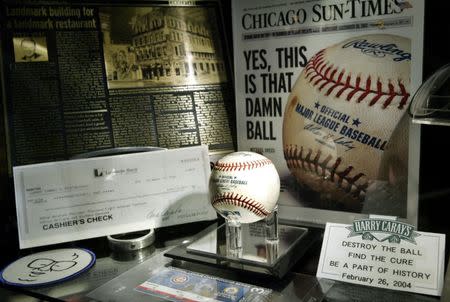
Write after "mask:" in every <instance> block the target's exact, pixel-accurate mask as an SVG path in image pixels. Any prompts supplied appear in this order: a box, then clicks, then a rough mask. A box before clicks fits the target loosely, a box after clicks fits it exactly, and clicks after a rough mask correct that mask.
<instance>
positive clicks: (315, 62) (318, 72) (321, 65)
mask: <svg viewBox="0 0 450 302" xmlns="http://www.w3.org/2000/svg"><path fill="white" fill-rule="evenodd" d="M324 56H325V49H323V50H321V51H320V52H318V53H317V54H316V55H315V56H314V57H313V58H312V59H311V60H310V61H309V62H308V64H307V65H306V67H305V70H306V76H305V77H306V79H307V80H309V82H310V83H312V84H313V86H316V87H317V88H318V89H319V91H322V89H324V88H325V86H327V85H329V84H332V86H331V87H329V88H328V89H327V91H326V92H325V95H326V96H328V95H330V94H331V93H332V92H333V91H335V90H337V93H336V97H340V96H341V94H343V93H344V92H345V91H349V93H348V94H347V98H346V99H347V101H350V100H351V99H352V97H353V96H354V95H355V94H356V93H358V92H361V95H360V96H359V97H358V98H357V99H356V101H357V102H358V103H360V102H362V101H363V100H365V99H368V100H369V106H373V105H374V104H376V103H377V102H378V101H379V99H380V98H381V97H383V96H387V99H386V100H385V101H384V103H383V109H385V108H386V107H387V106H389V105H390V104H391V103H392V101H393V100H394V98H395V97H397V96H398V97H401V100H400V104H399V105H398V109H403V107H404V106H405V105H406V103H407V101H408V98H409V93H408V92H407V91H406V88H405V86H404V85H403V83H402V82H401V81H400V80H398V81H397V82H396V84H397V87H395V85H394V84H395V82H394V83H392V82H389V84H388V85H387V87H383V83H382V82H381V81H380V79H377V80H376V83H372V82H374V79H372V78H371V77H370V76H369V77H368V78H367V79H366V81H365V82H364V81H361V77H360V76H357V77H356V81H355V84H354V85H352V84H351V79H352V74H351V73H349V74H346V70H345V69H342V70H341V71H340V72H339V74H337V73H338V67H334V65H333V64H331V63H330V62H325V58H324ZM372 86H376V87H372ZM385 86H386V85H385ZM396 90H400V91H396Z"/></svg>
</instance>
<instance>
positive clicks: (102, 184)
mask: <svg viewBox="0 0 450 302" xmlns="http://www.w3.org/2000/svg"><path fill="white" fill-rule="evenodd" d="M209 175H210V166H209V157H208V148H207V146H198V147H189V148H181V149H172V150H161V151H152V152H142V153H134V154H125V155H115V156H108V157H99V158H89V159H79V160H70V161H61V162H52V163H44V164H35V165H27V166H18V167H14V186H15V194H16V208H17V220H18V229H19V243H20V248H29V247H34V246H40V245H48V244H54V243H61V242H67V241H74V240H81V239H86V238H93V237H99V236H105V235H112V234H118V233H126V232H132V231H138V230H143V229H149V228H157V227H163V226H170V225H175V224H182V223H189V222H194V221H200V220H212V219H215V218H216V217H217V215H216V212H215V210H214V208H213V207H212V206H211V205H210V203H209V198H208V181H209Z"/></svg>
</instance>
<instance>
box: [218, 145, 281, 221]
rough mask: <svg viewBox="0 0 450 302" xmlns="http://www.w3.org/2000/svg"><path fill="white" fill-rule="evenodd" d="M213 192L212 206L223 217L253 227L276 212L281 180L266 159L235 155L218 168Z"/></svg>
mask: <svg viewBox="0 0 450 302" xmlns="http://www.w3.org/2000/svg"><path fill="white" fill-rule="evenodd" d="M209 189H210V194H211V195H210V197H211V204H212V205H213V207H214V208H215V209H216V211H217V212H218V213H219V214H220V215H222V216H223V217H225V218H226V219H230V220H235V221H238V222H241V223H252V222H256V221H258V220H261V219H263V218H265V217H266V216H267V215H269V214H270V213H271V212H272V211H273V209H274V207H275V205H276V203H277V201H278V196H279V194H280V177H279V176H278V172H277V170H276V168H275V166H274V164H273V163H272V161H271V160H270V159H268V158H266V157H265V156H262V155H260V154H258V153H254V152H245V151H241V152H234V153H231V154H228V155H226V156H224V157H222V158H221V159H220V160H218V161H217V163H216V164H215V165H214V168H213V170H212V172H211V178H210V185H209Z"/></svg>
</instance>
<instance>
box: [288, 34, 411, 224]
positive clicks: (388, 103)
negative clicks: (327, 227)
mask: <svg viewBox="0 0 450 302" xmlns="http://www.w3.org/2000/svg"><path fill="white" fill-rule="evenodd" d="M410 49H411V47H410V40H409V39H406V38H403V37H400V36H396V35H388V34H370V35H362V36H356V37H352V38H349V39H346V40H344V41H342V42H340V43H337V44H333V45H330V46H328V47H326V48H324V49H322V50H320V51H319V52H318V53H316V54H315V55H314V56H313V57H312V58H311V59H310V60H309V62H308V64H307V65H306V67H305V68H304V69H303V71H302V72H301V74H300V76H299V77H298V79H297V80H296V82H295V84H294V86H293V88H292V90H291V94H290V95H289V97H288V102H287V105H286V108H285V114H284V120H283V151H284V157H285V160H286V164H287V166H288V168H289V170H290V172H291V175H290V176H288V177H287V179H286V182H287V183H288V184H289V187H290V188H289V189H290V192H291V194H298V195H299V196H298V197H300V196H302V195H307V196H309V197H310V198H308V199H304V198H303V199H304V200H310V201H311V204H310V205H311V206H314V207H319V208H326V209H333V210H344V211H356V212H361V211H369V209H370V211H375V212H377V213H381V212H382V213H384V214H387V213H389V214H390V215H392V214H395V215H397V216H400V217H404V216H405V214H406V195H405V193H406V191H405V190H406V184H407V182H406V180H407V174H406V173H407V170H406V166H407V159H408V158H407V157H408V153H407V149H406V148H407V137H406V134H407V128H406V127H407V125H405V124H406V123H401V120H402V118H403V117H404V115H405V113H406V108H407V106H408V102H409V100H410V88H409V87H410V61H411V51H410ZM394 133H395V135H393V134H394ZM375 196H376V197H377V198H374V197H375ZM298 199H300V198H298ZM304 202H305V203H306V201H304Z"/></svg>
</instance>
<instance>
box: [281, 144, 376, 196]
mask: <svg viewBox="0 0 450 302" xmlns="http://www.w3.org/2000/svg"><path fill="white" fill-rule="evenodd" d="M321 156H322V153H321V151H320V150H319V151H318V152H317V153H316V155H315V156H314V158H312V157H313V152H312V150H311V149H309V150H308V151H307V152H305V150H304V149H303V146H301V147H300V150H298V147H297V146H288V147H286V148H285V149H284V158H285V159H286V163H287V166H288V168H289V169H292V168H295V169H297V168H300V169H303V170H305V171H309V172H312V173H314V174H316V175H317V176H320V177H323V178H324V179H327V180H328V181H331V182H334V183H335V184H336V185H337V187H338V188H340V189H342V190H344V191H345V192H346V193H349V194H351V195H352V196H354V197H357V198H359V199H363V198H364V196H365V194H366V190H367V187H368V186H369V184H368V182H367V181H366V182H364V183H362V184H359V185H358V184H356V182H357V181H358V180H359V179H360V178H361V177H363V176H364V174H363V173H357V174H356V175H355V176H349V174H350V172H351V171H352V170H353V166H348V167H346V168H344V169H339V167H340V166H341V163H342V159H341V158H340V157H338V158H337V159H336V160H335V161H334V163H332V162H330V161H331V159H332V158H333V157H332V156H331V155H328V156H326V157H325V159H323V157H322V159H323V160H322V161H321ZM319 167H320V168H321V170H322V171H321V172H320V171H319ZM326 171H328V172H329V173H330V176H329V178H326V177H327V175H326V173H325V172H326Z"/></svg>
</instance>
